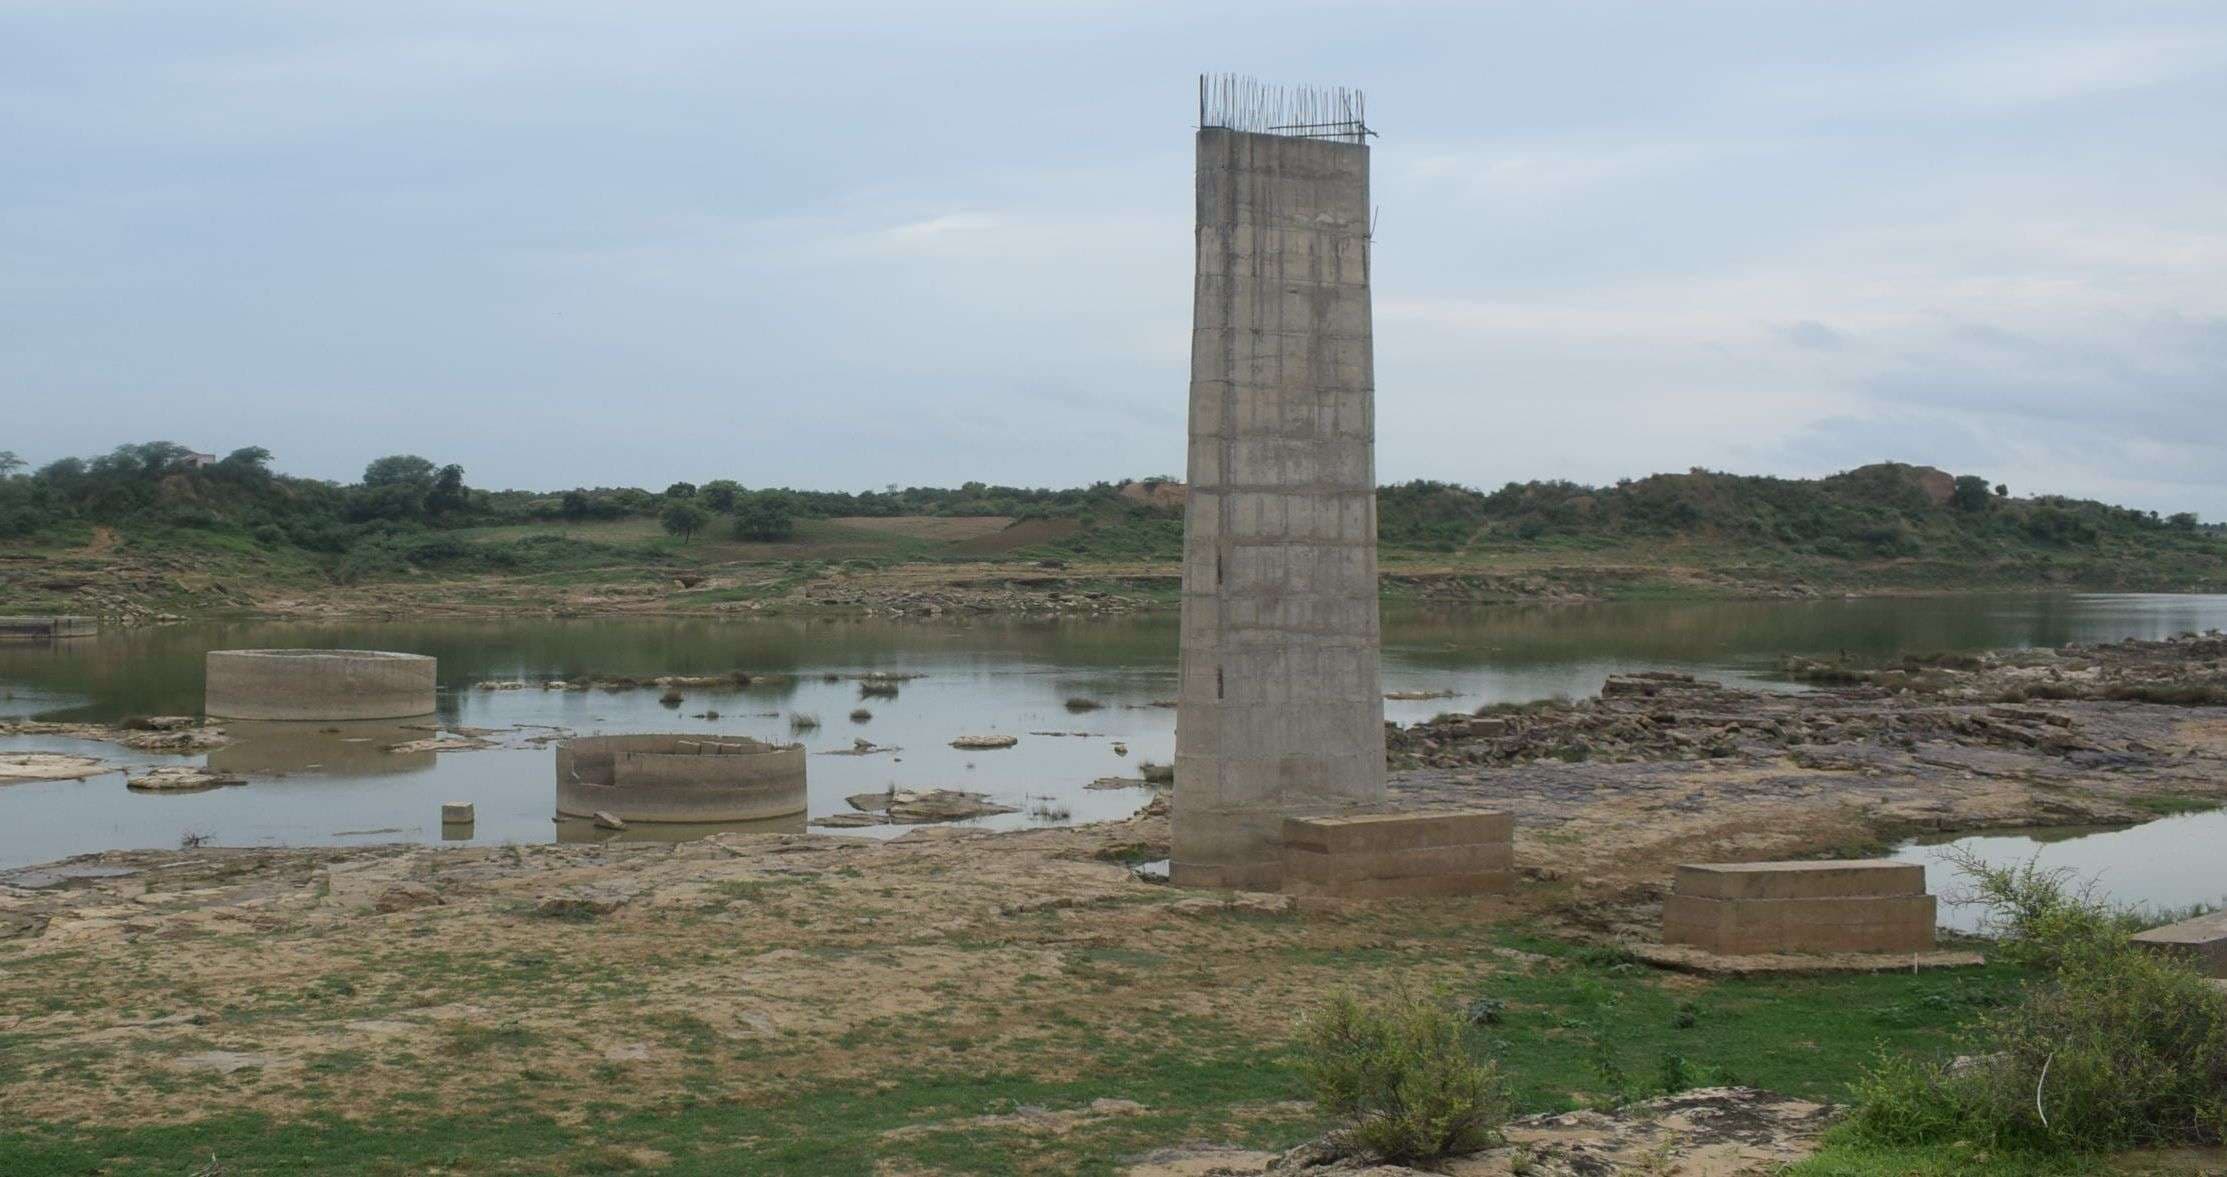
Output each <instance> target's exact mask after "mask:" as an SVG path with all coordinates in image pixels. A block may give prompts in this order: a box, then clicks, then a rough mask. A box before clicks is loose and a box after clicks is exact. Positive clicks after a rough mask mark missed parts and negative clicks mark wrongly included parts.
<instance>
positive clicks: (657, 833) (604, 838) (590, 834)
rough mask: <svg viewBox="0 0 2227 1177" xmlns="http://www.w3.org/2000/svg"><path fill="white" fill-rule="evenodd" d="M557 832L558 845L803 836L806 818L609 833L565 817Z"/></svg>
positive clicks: (636, 825) (639, 825)
mask: <svg viewBox="0 0 2227 1177" xmlns="http://www.w3.org/2000/svg"><path fill="white" fill-rule="evenodd" d="M556 830H557V841H559V842H692V841H694V840H696V839H697V838H706V837H710V836H711V835H713V834H801V833H804V832H805V816H804V815H803V814H801V813H792V814H790V815H789V816H787V817H774V818H768V819H766V820H765V821H719V822H708V821H688V822H681V821H656V822H650V821H630V822H628V823H626V828H625V829H623V830H606V829H603V828H602V827H600V826H598V825H596V824H595V823H594V822H593V821H590V820H588V819H587V818H581V817H564V818H559V819H558V820H557V822H556Z"/></svg>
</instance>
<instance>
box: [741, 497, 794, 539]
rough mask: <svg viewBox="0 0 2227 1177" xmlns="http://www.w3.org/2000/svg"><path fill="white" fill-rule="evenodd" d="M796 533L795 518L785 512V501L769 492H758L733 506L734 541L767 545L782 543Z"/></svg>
mask: <svg viewBox="0 0 2227 1177" xmlns="http://www.w3.org/2000/svg"><path fill="white" fill-rule="evenodd" d="M795 534H796V517H795V516H793V515H791V514H790V513H789V504H788V500H787V499H785V498H783V497H782V496H780V495H777V494H774V493H772V492H770V491H760V492H758V493H757V494H754V495H751V496H750V498H749V499H748V500H747V501H745V502H741V503H738V504H736V506H735V538H736V539H745V540H757V541H760V542H767V541H772V540H784V539H787V538H789V537H790V536H792V535H795Z"/></svg>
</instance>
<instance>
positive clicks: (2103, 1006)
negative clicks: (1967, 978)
mask: <svg viewBox="0 0 2227 1177" xmlns="http://www.w3.org/2000/svg"><path fill="white" fill-rule="evenodd" d="M1959 866H1960V869H1961V870H1962V871H1963V873H1964V874H1965V877H1966V878H1968V879H1970V880H1971V881H1972V883H1973V885H1974V890H1975V892H1976V896H1977V899H1978V900H1979V901H1980V902H1982V903H1984V904H1985V905H1986V906H1987V909H1988V920H1987V924H1986V927H1987V930H1988V931H1989V932H1990V933H1992V934H1993V935H1995V936H1996V937H1997V955H1998V956H1999V957H2000V958H2002V959H2005V960H2009V961H2012V962H2015V963H2019V964H2024V965H2028V966H2031V967H2034V968H2037V969H2040V970H2042V976H2041V977H2040V978H2039V979H2038V980H2036V981H2035V982H2033V983H2032V984H2030V985H2029V986H2028V987H2027V988H2026V990H2025V991H2024V993H2023V994H2022V995H2021V997H2020V999H2019V1000H2018V1001H2016V1002H2014V1003H2012V1004H2010V1005H2008V1006H2005V1007H2003V1008H2001V1009H1999V1010H1995V1011H1991V1012H1988V1013H1986V1014H1983V1015H1982V1016H1981V1018H1980V1020H1979V1021H1978V1023H1977V1024H1976V1025H1975V1026H1974V1027H1972V1029H1971V1030H1970V1031H1969V1032H1968V1033H1967V1035H1966V1040H1965V1042H1964V1050H1965V1051H1966V1057H1965V1058H1964V1059H1962V1060H1960V1061H1958V1062H1929V1061H1925V1060H1919V1059H1911V1058H1896V1057H1889V1058H1885V1059H1882V1060H1881V1061H1880V1062H1879V1063H1878V1064H1877V1065H1875V1066H1874V1067H1872V1068H1871V1069H1870V1070H1869V1071H1868V1072H1867V1073H1866V1074H1865V1076H1864V1078H1863V1079H1862V1080H1861V1081H1860V1082H1859V1083H1858V1085H1857V1089H1856V1110H1855V1112H1854V1113H1853V1114H1852V1115H1851V1116H1850V1118H1849V1123H1848V1127H1847V1129H1846V1131H1847V1132H1848V1133H1850V1134H1852V1135H1854V1136H1856V1137H1857V1138H1859V1139H1863V1140H1868V1141H1871V1142H1875V1143H1880V1144H1888V1145H1935V1144H1945V1143H1948V1142H1951V1141H1957V1140H1964V1141H1970V1142H1973V1143H1976V1144H1979V1145H1981V1146H1983V1147H1987V1148H1999V1149H2016V1150H2022V1151H2030V1152H2037V1153H2057V1154H2063V1153H2079V1152H2095V1151H2106V1150H2115V1149H2124V1148H2132V1147H2138V1146H2144V1145H2187V1144H2214V1143H2218V1142H2219V1141H2221V1140H2222V1139H2223V1138H2227V995H2222V994H2221V992H2220V991H2219V990H2218V989H2217V988H2215V987H2214V986H2212V984H2211V983H2210V982H2209V981H2207V980H2206V979H2204V978H2203V977H2200V976H2198V975H2197V974H2196V973H2195V971H2194V970H2192V969H2191V968H2189V967H2188V966H2187V965H2186V964H2184V963H2182V962H2180V961H2177V960H2172V959H2169V958H2165V957H2161V956H2158V955H2155V954H2152V953H2149V952H2145V951H2142V950H2140V949H2137V948H2135V947H2134V946H2132V945H2131V944H2129V943H2128V941H2127V934H2128V933H2129V932H2130V931H2133V930H2135V929H2136V928H2138V927H2140V926H2141V925H2142V924H2143V923H2145V922H2147V921H2145V920H2144V919H2143V918H2142V917H2140V916H2138V915H2136V914H2133V913H2130V912H2128V911H2125V910H2122V909H2118V908H2113V907H2110V906H2108V905H2106V904H2103V903H2101V902H2098V901H2096V900H2095V899H2093V898H2092V897H2091V896H2090V895H2089V893H2088V892H2087V891H2085V890H2075V889H2073V888H2072V887H2071V886H2070V885H2069V883H2068V878H2067V875H2066V873H2065V872H2061V871H2044V870H2040V869H2038V868H2036V867H2035V866H2034V865H2033V864H2031V863H2029V864H2027V865H2025V866H2022V867H2008V868H2004V867H1989V866H1986V865H1984V864H1982V863H1979V862H1978V861H1976V860H1974V859H1970V858H1966V859H1964V860H1962V861H1961V862H1960V863H1959Z"/></svg>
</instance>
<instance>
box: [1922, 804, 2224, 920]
mask: <svg viewBox="0 0 2227 1177" xmlns="http://www.w3.org/2000/svg"><path fill="white" fill-rule="evenodd" d="M2222 847H2227V810H2213V811H2211V812H2209V813H2191V814H2184V815H2182V816H2180V817H2165V818H2159V819H2158V820H2156V821H2152V822H2144V823H2143V824H2141V825H2138V826H2132V827H2128V828H2123V829H2095V828H2092V827H2078V828H2066V829H2044V830H2021V831H2019V832H2018V833H2015V834H1989V835H1974V836H1971V837H1964V838H1957V839H1954V840H1953V841H1948V842H1913V843H1911V844H1909V845H1907V846H1904V847H1902V848H1901V849H1899V850H1897V851H1896V852H1895V854H1894V857H1896V858H1899V859H1901V860H1902V861H1904V862H1922V863H1924V864H1925V881H1926V890H1928V891H1931V892H1933V893H1934V894H1935V895H1937V896H1940V898H1941V915H1940V921H1941V925H1942V926H1943V927H1949V928H1955V929H1957V930H1959V931H1964V932H1973V931H1978V930H1980V923H1981V920H1982V917H1983V915H1984V914H1985V913H1984V911H1983V910H1982V909H1981V908H1980V907H1979V906H1978V905H1976V904H1974V903H1971V902H1969V900H1970V891H1971V888H1970V887H1969V886H1968V885H1967V884H1966V883H1965V882H1964V880H1963V877H1962V876H1961V875H1960V874H1959V873H1958V872H1957V870H1956V868H1955V867H1954V866H1952V865H1951V864H1950V863H1949V862H1948V861H1947V860H1946V856H1947V855H1948V854H1949V853H1950V852H1951V851H1968V852H1970V853H1972V854H1975V855H1978V856H1979V857H1980V859H1981V860H1983V861H1985V862H1987V863H1988V864H1990V865H1993V866H2018V865H2021V864H2024V863H2028V862H2032V863H2035V864H2036V865H2038V866H2040V867H2041V868H2042V869H2044V870H2063V871H2066V872H2069V876H2068V877H2069V878H2070V879H2072V880H2073V881H2075V882H2076V883H2078V884H2092V885H2093V886H2094V888H2095V894H2097V895H2098V896H2101V897H2103V898H2107V899H2109V900H2111V901H2112V902H2114V903H2119V904H2123V905H2125V906H2129V907H2145V908H2162V909H2167V910H2170V909H2175V908H2182V907H2186V906H2188V905H2189V904H2191V903H2209V904H2215V905H2218V904H2227V863H2223V862H2222V860H2221V855H2220V850H2221V848H2222Z"/></svg>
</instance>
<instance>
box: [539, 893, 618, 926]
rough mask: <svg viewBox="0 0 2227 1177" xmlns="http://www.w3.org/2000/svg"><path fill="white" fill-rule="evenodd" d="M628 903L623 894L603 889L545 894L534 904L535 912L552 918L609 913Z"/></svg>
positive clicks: (574, 917)
mask: <svg viewBox="0 0 2227 1177" xmlns="http://www.w3.org/2000/svg"><path fill="white" fill-rule="evenodd" d="M625 905H626V900H625V898H624V897H622V896H618V895H614V894H611V893H609V892H602V891H584V892H576V893H572V894H566V895H544V896H542V897H541V899H540V900H539V901H537V902H536V903H535V904H534V914H535V915H538V916H544V917H547V918H550V919H586V918H590V917H593V916H599V915H609V914H611V913H612V912H614V911H617V910H618V909H619V908H621V907H623V906H625Z"/></svg>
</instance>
